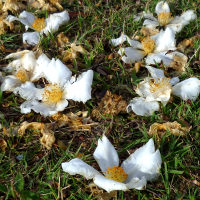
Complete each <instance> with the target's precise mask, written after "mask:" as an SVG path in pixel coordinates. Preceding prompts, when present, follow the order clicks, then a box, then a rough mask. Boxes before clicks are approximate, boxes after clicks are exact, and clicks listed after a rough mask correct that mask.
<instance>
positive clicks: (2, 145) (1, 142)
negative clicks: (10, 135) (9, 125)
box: [0, 138, 7, 152]
mask: <svg viewBox="0 0 200 200" xmlns="http://www.w3.org/2000/svg"><path fill="white" fill-rule="evenodd" d="M0 148H1V150H2V151H3V152H5V151H6V148H7V142H6V141H5V140H4V139H3V138H0Z"/></svg>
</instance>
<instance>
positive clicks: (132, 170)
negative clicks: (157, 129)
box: [122, 139, 162, 182]
mask: <svg viewBox="0 0 200 200" xmlns="http://www.w3.org/2000/svg"><path fill="white" fill-rule="evenodd" d="M161 163H162V159H161V155H160V151H159V150H157V151H155V146H154V142H153V139H150V140H149V141H148V142H147V143H146V144H145V145H143V146H142V147H140V148H139V149H137V150H136V151H135V152H134V153H133V154H131V155H130V156H129V157H128V158H127V159H126V160H125V161H124V162H123V163H122V167H123V169H124V171H125V172H126V173H127V174H128V180H127V182H129V181H131V179H132V178H133V177H137V178H139V179H141V178H142V177H145V179H146V180H147V181H148V180H153V179H155V178H157V176H158V175H159V171H160V168H161Z"/></svg>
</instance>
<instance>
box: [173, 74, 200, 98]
mask: <svg viewBox="0 0 200 200" xmlns="http://www.w3.org/2000/svg"><path fill="white" fill-rule="evenodd" d="M199 93H200V80H199V79H198V78H196V77H192V78H188V79H186V80H184V81H181V82H180V83H178V84H176V85H175V86H174V87H173V88H172V94H173V95H175V96H178V97H180V98H181V99H183V100H185V101H186V100H188V99H190V100H192V101H196V99H197V97H198V96H199Z"/></svg>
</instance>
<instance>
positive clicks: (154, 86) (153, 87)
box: [149, 78, 171, 93]
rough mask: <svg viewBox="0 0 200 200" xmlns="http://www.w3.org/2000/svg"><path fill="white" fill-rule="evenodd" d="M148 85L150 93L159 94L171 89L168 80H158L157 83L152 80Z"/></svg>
mask: <svg viewBox="0 0 200 200" xmlns="http://www.w3.org/2000/svg"><path fill="white" fill-rule="evenodd" d="M149 85H150V92H151V93H154V92H159V91H162V90H164V89H165V88H166V90H167V88H171V84H170V82H169V79H168V78H160V79H158V80H157V81H156V80H154V79H152V80H151V81H150V83H149Z"/></svg>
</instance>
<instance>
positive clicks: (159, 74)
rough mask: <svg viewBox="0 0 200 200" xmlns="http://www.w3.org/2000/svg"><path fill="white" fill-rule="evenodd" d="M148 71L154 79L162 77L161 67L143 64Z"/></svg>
mask: <svg viewBox="0 0 200 200" xmlns="http://www.w3.org/2000/svg"><path fill="white" fill-rule="evenodd" d="M145 67H146V68H147V69H148V71H149V73H150V74H151V76H152V78H154V79H158V78H164V77H165V75H164V70H162V69H157V68H155V67H151V66H145Z"/></svg>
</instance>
